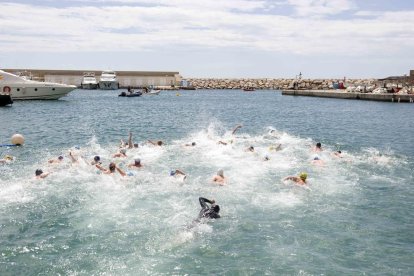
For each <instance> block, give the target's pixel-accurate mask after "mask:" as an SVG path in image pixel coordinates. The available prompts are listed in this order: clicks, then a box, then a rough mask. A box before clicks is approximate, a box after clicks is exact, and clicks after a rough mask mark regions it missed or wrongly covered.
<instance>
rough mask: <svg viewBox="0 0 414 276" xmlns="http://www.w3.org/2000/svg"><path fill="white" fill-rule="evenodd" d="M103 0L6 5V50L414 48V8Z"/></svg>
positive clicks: (2, 48)
mask: <svg viewBox="0 0 414 276" xmlns="http://www.w3.org/2000/svg"><path fill="white" fill-rule="evenodd" d="M96 2H98V1H96ZM99 2H100V3H99V4H97V5H95V6H82V7H79V6H74V7H65V8H56V7H54V8H52V7H45V6H42V7H41V6H31V5H23V4H12V3H4V4H3V5H2V14H3V16H1V17H0V52H19V51H54V52H68V51H150V50H152V49H154V48H160V47H168V48H173V47H187V48H191V47H201V48H202V47H209V48H221V47H236V48H244V49H251V50H258V51H273V52H280V53H294V54H302V55H316V54H319V55H324V54H329V53H336V54H342V55H345V56H361V55H372V54H378V55H381V54H382V55H386V54H395V53H398V52H400V53H403V52H405V51H411V50H410V49H412V48H414V41H413V37H414V30H413V28H412V26H413V25H414V11H406V12H386V13H381V14H372V16H371V17H369V18H361V17H359V16H358V17H356V18H351V19H341V20H339V19H327V18H323V17H312V16H303V17H296V16H295V17H290V16H288V15H275V14H269V13H265V12H263V11H266V10H267V8H268V7H269V5H275V3H274V2H273V4H272V3H271V2H270V1H269V2H266V1H247V0H228V1H207V0H200V1H190V0H168V1H167V0H157V1H149V0H136V1H133V0H123V1H122V0H121V1H110V2H111V5H109V4H108V1H99ZM121 2H122V3H123V4H128V5H121V4H120V3H121ZM288 2H289V3H290V4H292V5H294V7H295V9H296V10H297V12H298V14H301V15H306V14H311V15H322V14H333V13H337V12H340V11H346V10H348V9H351V4H350V2H349V1H345V0H333V1H329V3H328V1H322V0H319V1H316V0H315V1H304V0H303V1H302V0H288ZM133 4H134V5H133ZM137 4H139V5H137ZM150 4H151V5H150ZM276 4H277V3H276ZM279 4H280V3H279ZM29 10H30V12H27V11H29ZM5 14H6V15H7V16H4V15H5Z"/></svg>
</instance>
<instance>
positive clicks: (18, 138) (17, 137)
mask: <svg viewBox="0 0 414 276" xmlns="http://www.w3.org/2000/svg"><path fill="white" fill-rule="evenodd" d="M11 142H12V144H13V145H17V146H20V145H23V144H24V137H23V135H21V134H14V135H13V136H12V137H11Z"/></svg>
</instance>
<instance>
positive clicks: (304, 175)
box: [299, 172, 308, 181]
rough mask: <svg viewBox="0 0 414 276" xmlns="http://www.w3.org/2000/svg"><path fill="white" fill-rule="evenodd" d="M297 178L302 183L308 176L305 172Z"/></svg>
mask: <svg viewBox="0 0 414 276" xmlns="http://www.w3.org/2000/svg"><path fill="white" fill-rule="evenodd" d="M299 178H300V179H302V180H303V181H306V178H308V174H307V173H305V172H303V173H300V175H299Z"/></svg>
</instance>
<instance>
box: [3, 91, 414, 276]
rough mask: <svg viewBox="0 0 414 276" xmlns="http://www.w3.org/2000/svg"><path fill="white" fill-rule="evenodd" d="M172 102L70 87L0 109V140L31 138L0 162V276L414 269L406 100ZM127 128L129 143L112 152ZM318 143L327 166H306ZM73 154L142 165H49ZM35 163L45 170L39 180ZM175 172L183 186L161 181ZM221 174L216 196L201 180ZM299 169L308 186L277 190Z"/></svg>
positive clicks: (276, 97) (199, 97)
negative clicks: (217, 210) (106, 168)
mask: <svg viewBox="0 0 414 276" xmlns="http://www.w3.org/2000/svg"><path fill="white" fill-rule="evenodd" d="M180 93H181V96H179V97H177V96H176V94H175V92H164V91H163V92H161V94H160V95H159V96H144V97H139V98H128V99H127V98H118V97H117V94H118V92H114V91H83V90H76V91H74V92H72V93H71V94H70V95H69V96H68V97H65V98H63V99H61V100H59V101H26V102H15V104H13V106H12V107H9V108H1V109H0V116H1V118H2V120H1V127H0V143H4V144H6V143H9V142H10V141H9V140H10V136H11V135H12V134H13V133H22V134H23V135H24V136H25V138H26V143H25V145H24V146H23V147H20V148H0V156H4V155H5V154H11V155H13V156H15V157H16V160H15V161H13V162H12V163H9V164H6V165H0V173H1V175H0V275H39V274H40V275H46V274H47V275H49V274H51V275H57V274H62V275H170V274H173V275H186V274H188V275H197V274H208V275H263V274H267V275H320V274H327V275H335V274H345V275H362V274H366V275H412V274H414V265H413V259H414V237H413V229H414V219H413V213H414V207H413V202H414V192H413V182H414V181H413V169H414V148H413V146H412V145H413V144H414V135H413V134H414V132H413V126H414V122H413V120H412V118H413V115H414V105H412V104H402V103H401V104H397V103H381V102H364V101H352V100H336V99H320V98H307V97H290V96H282V95H281V94H280V93H279V92H275V91H256V92H254V93H244V92H241V91H223V90H220V91H203V90H197V91H180ZM239 123H240V124H242V125H243V127H242V128H241V129H240V130H239V131H238V132H236V134H235V135H234V136H232V135H231V129H232V128H233V127H234V126H235V125H237V124H239ZM270 129H275V130H276V131H275V133H276V135H270V134H269V133H268V132H269V130H270ZM130 130H131V131H132V133H133V134H134V141H135V142H138V143H140V144H141V145H140V148H138V149H133V150H128V152H127V155H128V157H127V158H126V159H116V158H112V157H111V156H112V154H114V153H115V152H116V151H117V147H118V145H119V141H120V139H124V140H126V139H127V136H128V132H129V131H130ZM147 139H153V140H157V139H160V140H163V141H164V142H165V143H166V145H165V146H164V147H161V148H156V147H151V146H149V145H148V144H147V143H145V142H146V140H147ZM219 140H223V141H227V142H229V144H228V145H227V146H224V145H219V144H217V141H219ZM192 141H195V142H196V143H197V146H195V147H185V146H184V144H186V143H190V142H192ZM231 141H232V143H230V142H231ZM316 142H321V143H322V145H323V147H324V151H323V152H322V153H320V154H319V156H320V157H321V158H322V159H323V160H324V162H325V164H324V165H323V166H317V165H314V164H312V163H311V160H312V159H313V157H314V156H315V153H313V152H312V151H311V147H312V146H313V145H314V144H315V143H316ZM278 143H281V144H282V150H281V151H278V152H275V151H270V150H269V147H270V146H271V145H275V144H278ZM250 145H253V146H254V147H255V152H254V153H252V152H246V151H245V149H246V148H247V147H249V146H250ZM76 147H79V149H77V148H76ZM337 149H340V150H342V151H343V158H335V157H333V156H332V152H333V151H335V150H337ZM69 150H71V151H73V152H74V153H75V154H76V156H78V157H81V158H83V160H86V161H90V160H91V159H92V158H93V156H94V155H96V154H98V155H100V156H101V157H102V159H103V163H104V165H107V164H108V163H109V162H110V161H112V160H116V162H117V163H118V164H119V166H120V167H121V168H124V169H125V170H126V171H131V172H132V170H130V169H127V168H126V165H127V164H128V163H130V162H131V161H132V159H133V157H134V156H139V157H140V158H141V160H142V163H143V164H144V167H143V169H141V170H135V171H133V176H128V177H124V178H123V177H121V176H119V175H116V176H108V175H104V174H99V173H98V172H97V169H96V168H94V167H93V166H90V165H87V163H86V162H83V161H82V160H81V161H80V162H79V164H75V165H71V164H70V163H69V162H68V161H67V160H68V158H65V159H64V162H63V163H62V164H57V165H56V164H55V165H53V164H48V162H47V160H49V159H50V158H55V157H56V156H58V155H60V154H64V155H65V157H67V154H68V151H69ZM264 156H268V157H269V158H270V160H269V161H263V157H264ZM37 168H42V169H43V170H44V171H51V172H52V174H51V175H50V176H49V177H47V178H45V179H44V180H36V179H34V178H33V175H34V171H35V170H36V169H37ZM177 168H179V169H182V170H183V171H185V172H186V173H187V174H188V177H187V179H186V180H185V181H182V180H181V179H175V178H173V177H170V176H169V171H170V170H171V169H177ZM220 168H222V169H224V172H225V175H226V176H227V177H228V178H229V181H228V183H227V185H225V186H217V185H215V184H213V183H212V182H211V179H212V177H213V175H214V174H215V172H216V171H217V170H218V169H220ZM302 171H306V172H307V173H308V182H309V184H308V187H307V188H304V187H300V186H297V185H294V184H292V183H290V182H288V181H287V182H286V181H283V178H284V177H285V176H287V175H295V174H298V173H299V172H302ZM199 196H204V197H207V198H214V199H215V200H216V201H217V203H218V204H219V205H220V206H221V215H222V218H221V219H219V220H215V221H212V222H209V223H206V224H199V225H192V221H193V220H194V219H195V218H196V217H197V215H198V212H199V210H200V205H199V203H198V197H199Z"/></svg>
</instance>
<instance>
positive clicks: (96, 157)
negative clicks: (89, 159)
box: [93, 155, 101, 162]
mask: <svg viewBox="0 0 414 276" xmlns="http://www.w3.org/2000/svg"><path fill="white" fill-rule="evenodd" d="M93 160H95V161H96V162H98V161H99V160H101V158H100V157H99V155H96V156H95V157H94V158H93Z"/></svg>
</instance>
